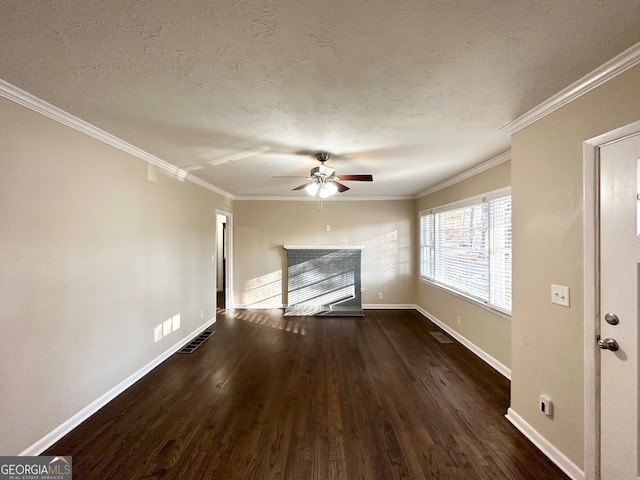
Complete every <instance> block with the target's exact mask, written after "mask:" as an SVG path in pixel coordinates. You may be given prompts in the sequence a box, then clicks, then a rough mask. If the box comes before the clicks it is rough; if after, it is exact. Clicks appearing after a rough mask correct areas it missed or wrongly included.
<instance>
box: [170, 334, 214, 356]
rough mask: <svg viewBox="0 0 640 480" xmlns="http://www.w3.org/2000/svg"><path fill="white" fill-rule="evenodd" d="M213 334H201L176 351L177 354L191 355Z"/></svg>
mask: <svg viewBox="0 0 640 480" xmlns="http://www.w3.org/2000/svg"><path fill="white" fill-rule="evenodd" d="M214 333H215V332H209V331H207V332H202V333H201V334H200V335H198V336H197V337H196V338H195V339H193V340H191V341H190V342H189V343H187V344H186V345H185V346H184V347H182V348H181V349H180V350H178V352H177V353H193V352H194V350H195V349H196V348H198V347H199V346H200V345H202V344H203V343H204V341H205V340H206V339H207V338H209V337H210V336H211V335H213V334H214Z"/></svg>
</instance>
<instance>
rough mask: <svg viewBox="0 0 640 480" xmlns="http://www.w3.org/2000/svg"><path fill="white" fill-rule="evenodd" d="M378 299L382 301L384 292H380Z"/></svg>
mask: <svg viewBox="0 0 640 480" xmlns="http://www.w3.org/2000/svg"><path fill="white" fill-rule="evenodd" d="M378 298H379V299H380V300H382V292H378Z"/></svg>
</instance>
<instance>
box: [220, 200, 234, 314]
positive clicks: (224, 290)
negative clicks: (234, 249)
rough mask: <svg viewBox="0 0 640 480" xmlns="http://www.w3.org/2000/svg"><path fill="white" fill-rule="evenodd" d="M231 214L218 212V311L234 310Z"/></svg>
mask: <svg viewBox="0 0 640 480" xmlns="http://www.w3.org/2000/svg"><path fill="white" fill-rule="evenodd" d="M230 238H231V214H230V213H228V212H221V211H217V212H216V259H217V262H216V309H218V310H220V309H222V310H225V309H231V308H233V289H232V285H233V283H232V281H231V241H230Z"/></svg>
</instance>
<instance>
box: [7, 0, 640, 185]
mask: <svg viewBox="0 0 640 480" xmlns="http://www.w3.org/2000/svg"><path fill="white" fill-rule="evenodd" d="M0 13H1V15H0V78H2V79H3V80H5V81H7V82H9V83H11V84H13V85H15V86H17V87H19V88H21V89H23V90H26V91H28V92H30V93H32V94H33V95H36V96H37V97H40V98H41V99H43V100H46V101H47V102H49V103H52V104H53V105H55V106H57V107H60V108H62V109H63V110H66V111H68V112H69V113H72V114H73V115H75V116H77V117H79V118H81V119H83V120H85V121H87V122H89V123H92V124H94V125H96V126H98V127H99V128H101V129H103V130H105V131H107V132H109V133H111V134H113V135H116V136H117V137H120V138H121V139H123V140H125V141H127V142H129V143H131V144H133V145H135V146H137V147H139V148H141V149H143V150H146V151H147V152H149V153H151V154H153V155H155V156H157V157H159V158H161V159H163V160H165V161H167V162H170V163H172V164H174V165H176V166H178V167H181V168H185V169H187V170H189V171H191V172H192V173H193V174H194V175H196V176H199V177H200V178H202V179H203V180H206V181H207V182H209V183H211V184H213V185H215V186H217V187H219V188H221V189H223V190H225V191H227V192H229V193H231V194H233V195H236V196H269V195H271V196H274V195H275V196H286V195H291V196H304V195H305V194H304V192H300V191H298V192H292V191H291V189H292V188H293V187H295V186H296V185H298V184H300V183H302V182H303V180H302V179H301V180H296V179H272V178H271V177H272V176H274V175H301V176H304V175H306V174H307V173H308V171H309V169H310V168H312V167H313V166H315V165H316V164H317V162H316V161H315V160H314V159H313V156H312V154H313V153H314V152H316V151H320V150H322V151H329V152H331V153H332V154H334V156H333V158H332V160H331V161H330V162H328V163H329V164H330V165H331V166H332V167H334V168H336V169H337V171H338V174H340V173H343V174H362V173H372V174H373V176H374V183H373V184H371V183H365V182H362V183H360V182H349V187H351V190H350V191H349V192H346V193H343V194H341V195H343V196H345V197H354V196H365V197H373V196H402V195H414V194H416V193H419V192H421V191H423V190H425V189H426V188H428V187H430V186H433V185H435V184H437V183H440V182H442V181H443V180H446V179H448V178H450V177H452V176H454V175H456V174H458V173H460V172H462V171H464V170H466V169H468V168H470V167H472V166H474V165H477V164H479V163H482V162H484V161H486V160H488V159H490V158H492V157H494V156H496V155H498V154H500V153H502V152H504V151H506V150H508V149H509V138H508V136H507V135H506V134H505V133H503V132H501V131H500V130H499V128H500V127H501V126H503V125H504V124H506V123H508V122H510V121H511V120H513V119H515V118H517V117H518V116H520V115H522V114H523V113H525V112H526V111H528V110H529V109H531V108H533V107H534V106H536V105H537V104H539V103H540V102H542V101H544V100H546V99H547V98H549V97H550V96H552V95H553V94H555V93H557V92H558V91H559V90H561V89H563V88H564V87H566V86H568V85H569V84H571V83H573V82H574V81H576V80H577V79H579V78H580V77H582V76H583V75H585V74H587V73H589V72H590V71H591V70H593V69H594V68H596V67H598V66H599V65H601V64H602V63H604V62H606V61H607V60H609V59H610V58H612V57H614V56H615V55H617V54H618V53H620V52H622V51H623V50H625V49H626V48H628V47H630V46H631V45H633V44H635V43H637V42H638V41H640V2H639V1H638V0H615V1H614V0H610V1H588V2H585V1H584V0H563V1H557V0H550V1H531V0H483V1H473V0H464V1H455V0H453V1H452V0H448V1H440V0H404V1H402V0H401V1H393V2H390V1H388V0H368V1H367V0H355V1H351V2H342V1H335V0H328V1H324V2H309V1H299V0H298V1H296V0H280V1H269V0H238V1H218V2H212V1H204V0H173V1H171V0H157V1H151V0H149V1H135V0H131V1H124V0H111V1H109V2H103V1H88V0H66V1H60V0H55V1H54V0H41V1H37V2H36V1H25V0H4V1H3V2H2V5H1V6H0ZM196 169H197V170H196Z"/></svg>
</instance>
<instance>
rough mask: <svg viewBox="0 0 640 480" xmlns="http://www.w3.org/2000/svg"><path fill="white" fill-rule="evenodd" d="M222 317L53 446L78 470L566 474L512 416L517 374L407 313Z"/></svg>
mask: <svg viewBox="0 0 640 480" xmlns="http://www.w3.org/2000/svg"><path fill="white" fill-rule="evenodd" d="M365 313H366V316H365V317H364V318H362V317H359V318H356V317H349V318H335V317H334V318H315V317H283V315H282V312H281V311H280V310H236V311H229V312H224V311H223V310H220V311H219V313H218V322H217V323H216V325H215V330H216V333H215V334H214V335H213V336H211V337H210V338H209V340H207V341H206V342H205V343H204V344H203V345H202V346H200V347H199V348H198V349H197V350H195V352H194V353H192V354H190V355H173V356H172V357H171V358H169V359H168V360H167V361H165V362H164V363H163V364H162V365H160V366H159V367H158V368H156V369H155V370H154V371H152V372H151V373H149V374H148V375H147V376H146V377H144V378H143V379H142V380H140V381H139V382H137V383H136V384H135V385H134V386H132V387H131V388H129V389H128V390H127V391H126V392H124V393H122V394H121V395H120V396H118V397H117V398H116V399H115V400H114V401H112V402H111V403H109V404H108V405H107V406H105V407H104V408H103V409H102V410H100V411H99V412H98V413H97V414H95V415H93V416H92V417H91V418H90V419H88V420H87V421H86V422H84V423H83V424H82V425H80V426H79V427H78V428H76V429H75V430H74V431H73V432H71V433H70V434H68V435H67V436H66V437H64V438H63V439H62V440H60V441H59V442H58V443H56V444H55V445H53V446H52V447H51V448H50V449H48V450H47V452H45V453H44V454H45V455H72V456H73V473H74V479H75V480H82V479H101V480H107V479H118V480H122V479H126V480H128V479H198V480H200V479H215V480H233V479H237V480H253V479H259V480H268V479H294V480H298V479H300V480H307V479H314V480H315V479H329V480H331V479H344V480H356V479H359V480H368V479H376V480H378V479H379V480H391V479H400V478H404V479H456V480H459V479H465V480H471V479H531V480H534V479H535V480H542V479H565V478H567V477H566V476H565V475H564V474H563V473H562V472H561V471H560V470H559V469H558V468H557V467H556V466H555V465H553V464H552V463H551V462H550V461H549V460H548V459H547V458H546V457H545V456H544V455H543V454H542V453H540V452H539V451H538V450H537V449H536V448H535V447H534V446H533V445H532V444H531V443H530V442H529V441H528V440H527V439H526V438H525V437H523V436H522V435H521V434H520V433H519V432H518V431H517V430H516V429H515V428H514V427H513V426H512V425H511V424H510V423H509V422H508V421H507V420H506V419H505V418H504V414H505V412H506V409H507V407H508V405H509V382H508V381H507V380H506V379H505V378H504V377H502V376H501V375H500V374H498V373H496V372H495V371H494V370H493V369H492V368H491V367H489V366H487V365H486V364H485V363H484V362H482V361H481V360H480V359H478V358H477V357H476V356H475V355H473V354H472V353H471V352H469V351H468V350H467V349H465V348H464V347H462V346H461V345H459V344H458V343H454V344H441V343H439V342H438V341H437V340H436V339H434V338H433V336H431V335H430V334H429V331H435V330H437V327H435V326H434V325H432V324H431V323H429V322H428V321H426V320H425V319H424V318H423V317H422V316H421V315H420V314H419V313H417V312H415V311H411V310H405V311H391V310H385V311H382V310H367V311H366V312H365Z"/></svg>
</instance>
